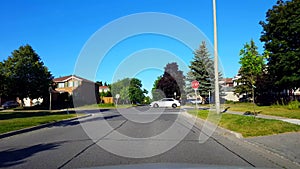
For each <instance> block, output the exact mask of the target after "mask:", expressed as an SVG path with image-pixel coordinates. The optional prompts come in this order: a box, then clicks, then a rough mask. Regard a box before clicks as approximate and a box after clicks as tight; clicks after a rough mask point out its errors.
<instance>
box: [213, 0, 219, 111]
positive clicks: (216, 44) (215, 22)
mask: <svg viewBox="0 0 300 169" xmlns="http://www.w3.org/2000/svg"><path fill="white" fill-rule="evenodd" d="M213 17H214V67H215V69H214V70H215V106H216V111H217V114H220V94H219V70H218V35H217V14H216V0H213Z"/></svg>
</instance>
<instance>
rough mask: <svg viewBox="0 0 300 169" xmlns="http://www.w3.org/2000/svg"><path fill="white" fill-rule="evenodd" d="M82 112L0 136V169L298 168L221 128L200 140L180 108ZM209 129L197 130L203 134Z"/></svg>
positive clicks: (199, 124)
mask: <svg viewBox="0 0 300 169" xmlns="http://www.w3.org/2000/svg"><path fill="white" fill-rule="evenodd" d="M85 112H86V113H92V114H93V116H90V117H87V118H84V119H80V120H79V121H76V120H75V121H71V122H67V123H59V124H56V125H54V126H51V127H47V128H43V129H40V130H36V131H32V132H28V133H24V134H20V135H16V136H12V137H8V138H3V139H1V140H0V168H22V169H24V168H90V167H99V166H111V165H128V164H139V165H140V164H142V166H143V165H146V164H153V163H158V166H159V165H160V164H169V163H172V164H186V163H188V164H197V165H199V166H223V167H224V166H225V167H226V168H228V167H229V166H243V167H264V168H265V167H266V168H297V167H299V166H297V165H296V164H294V163H292V162H290V161H288V160H286V159H284V158H281V157H279V156H277V155H274V154H272V153H269V152H267V151H264V150H263V149H260V148H259V147H257V146H255V145H251V144H249V143H247V142H244V141H243V140H242V139H237V138H235V137H234V136H232V135H230V134H228V133H226V132H224V131H223V130H220V129H216V130H214V133H213V135H212V136H210V137H209V138H208V139H207V140H205V139H204V140H202V142H201V143H200V142H199V136H200V135H201V134H200V133H201V129H202V126H203V122H202V121H199V120H196V121H195V124H193V122H194V120H195V119H194V118H193V117H191V116H188V115H187V114H186V113H184V110H180V109H166V110H162V109H149V108H147V107H138V108H130V109H122V110H120V111H117V110H101V112H99V111H95V110H94V111H92V110H89V111H85ZM161 112H162V113H161ZM208 133H210V132H209V131H207V130H206V131H205V133H203V132H202V134H204V135H205V134H206V136H207V135H209V134H208ZM204 138H205V137H204ZM158 166H157V164H156V166H155V168H157V167H158ZM139 168H140V166H139Z"/></svg>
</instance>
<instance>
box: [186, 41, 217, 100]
mask: <svg viewBox="0 0 300 169" xmlns="http://www.w3.org/2000/svg"><path fill="white" fill-rule="evenodd" d="M209 56H210V54H209V52H208V49H207V47H206V43H205V41H203V42H202V43H201V45H200V47H199V49H197V50H196V51H195V52H194V58H193V60H192V61H191V65H190V66H189V68H190V71H189V72H188V73H187V81H188V85H187V88H186V91H187V93H193V92H194V90H193V89H192V87H191V82H192V81H193V80H197V81H198V82H199V83H200V86H199V88H198V91H199V92H200V95H202V96H204V97H207V96H208V95H209V92H210V91H212V90H213V83H214V82H213V78H214V74H213V72H214V69H213V68H214V67H213V65H214V64H213V61H212V60H211V59H210V58H209Z"/></svg>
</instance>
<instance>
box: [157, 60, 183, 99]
mask: <svg viewBox="0 0 300 169" xmlns="http://www.w3.org/2000/svg"><path fill="white" fill-rule="evenodd" d="M164 69H165V71H164V74H163V76H162V77H161V78H160V79H159V81H158V82H157V85H156V89H158V91H162V92H163V93H164V95H165V97H169V98H173V97H174V94H175V93H176V97H177V98H176V99H178V98H182V97H184V96H185V91H184V88H185V76H184V75H183V72H182V71H181V70H179V68H178V64H177V63H176V62H173V63H168V64H167V65H166V67H165V68H164Z"/></svg>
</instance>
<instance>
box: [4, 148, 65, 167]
mask: <svg viewBox="0 0 300 169" xmlns="http://www.w3.org/2000/svg"><path fill="white" fill-rule="evenodd" d="M59 145H60V144H59V143H50V144H37V145H33V146H30V147H26V148H22V149H8V150H5V151H1V152H0V157H1V158H0V168H2V167H11V166H15V165H19V164H22V163H24V162H26V159H27V158H28V157H30V156H32V155H34V154H36V153H39V152H42V151H48V150H52V149H55V148H57V147H58V146H59Z"/></svg>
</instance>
